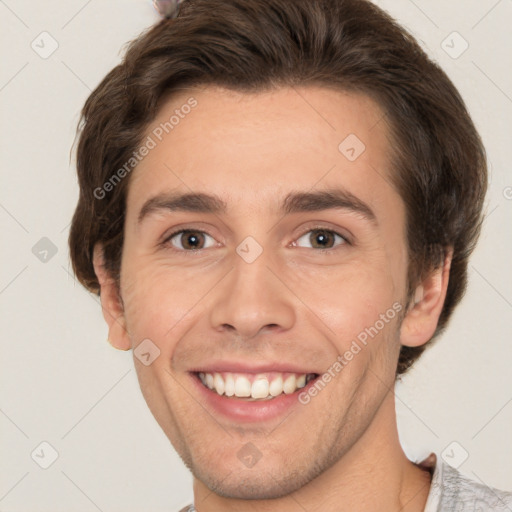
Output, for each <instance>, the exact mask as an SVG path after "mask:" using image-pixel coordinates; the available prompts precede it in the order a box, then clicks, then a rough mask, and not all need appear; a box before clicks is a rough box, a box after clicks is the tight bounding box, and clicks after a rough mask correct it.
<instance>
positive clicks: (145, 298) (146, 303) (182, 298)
mask: <svg viewBox="0 0 512 512" xmlns="http://www.w3.org/2000/svg"><path fill="white" fill-rule="evenodd" d="M125 261H126V262H127V263H126V264H124V265H123V267H122V271H121V293H122V297H123V304H124V312H125V318H126V323H127V328H128V332H129V333H130V336H131V337H132V338H133V341H134V342H135V344H136V343H138V342H139V341H140V340H142V339H144V338H149V339H151V340H152V341H154V342H155V343H156V344H157V345H159V347H160V348H161V350H167V351H168V350H169V349H171V350H172V349H173V343H174V344H175V343H176V341H177V340H178V339H179V338H180V335H181V333H182V332H184V330H185V329H186V328H187V327H188V326H189V324H190V322H191V320H192V319H193V317H194V315H197V312H198V311H200V310H201V300H202V299H203V298H204V297H205V296H206V295H207V293H208V291H209V290H210V289H211V288H212V286H214V284H215V282H216V279H215V275H213V273H211V272H210V273H208V272H203V271H198V269H194V268H188V269H187V268H177V267H176V266H170V265H168V264H166V263H165V262H164V261H155V259H154V258H151V259H150V258H145V257H139V258H131V259H130V258H128V257H127V258H126V260H125Z"/></svg>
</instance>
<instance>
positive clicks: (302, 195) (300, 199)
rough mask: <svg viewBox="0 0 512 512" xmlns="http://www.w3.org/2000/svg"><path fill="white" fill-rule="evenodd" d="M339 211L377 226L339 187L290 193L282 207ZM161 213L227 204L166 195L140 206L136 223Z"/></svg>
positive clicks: (221, 209)
mask: <svg viewBox="0 0 512 512" xmlns="http://www.w3.org/2000/svg"><path fill="white" fill-rule="evenodd" d="M330 209H341V210H348V211H352V212H354V213H357V214H359V215H361V216H362V217H363V218H365V219H366V220H368V221H370V222H372V223H374V224H377V218H376V216H375V213H374V212H373V210H372V209H371V208H370V207H369V206H368V205H367V204H366V203H365V202H364V201H362V200H361V199H359V198H358V197H356V196H355V195H353V194H352V193H350V192H348V191H347V190H344V189H340V188H335V189H333V188H331V189H324V190H319V191H315V192H290V193H289V194H288V195H287V196H286V197H285V199H284V201H283V203H282V205H281V208H280V210H281V212H282V213H284V214H291V213H301V212H317V211H322V210H330ZM160 211H168V212H175V211H184V212H197V213H214V214H220V213H225V212H226V211H227V205H226V203H225V202H224V201H223V200H222V199H220V198H219V197H218V196H215V195H210V194H205V193H201V192H197V193H194V192H191V193H185V194H182V193H167V194H160V195H157V196H155V197H152V198H150V199H148V200H147V201H146V202H145V203H144V205H143V206H142V208H141V210H140V212H139V215H138V223H139V224H140V223H141V222H142V220H143V219H144V218H145V217H147V216H148V215H150V214H152V213H157V212H160Z"/></svg>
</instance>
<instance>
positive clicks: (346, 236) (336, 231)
mask: <svg viewBox="0 0 512 512" xmlns="http://www.w3.org/2000/svg"><path fill="white" fill-rule="evenodd" d="M320 230H323V231H330V232H331V233H334V234H335V235H338V236H340V237H341V238H343V240H344V241H345V243H347V244H349V245H352V244H353V242H352V236H351V235H349V234H348V233H346V230H341V229H340V228H335V227H332V226H328V225H326V224H320V223H319V224H314V225H308V226H306V227H304V228H301V230H300V232H299V234H298V235H296V236H295V238H294V242H296V241H297V240H298V239H299V238H301V237H303V236H304V235H305V234H307V233H309V232H310V231H320ZM317 250H318V249H317ZM331 250H333V249H331Z"/></svg>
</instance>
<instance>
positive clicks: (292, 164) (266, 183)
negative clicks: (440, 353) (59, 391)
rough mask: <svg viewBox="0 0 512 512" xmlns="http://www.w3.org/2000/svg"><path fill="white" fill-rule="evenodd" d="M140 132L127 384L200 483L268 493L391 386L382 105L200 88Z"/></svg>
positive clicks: (397, 299) (315, 465)
mask: <svg viewBox="0 0 512 512" xmlns="http://www.w3.org/2000/svg"><path fill="white" fill-rule="evenodd" d="M191 97H193V98H194V100H195V102H196V103H195V106H193V107H192V108H184V107H183V106H184V105H186V104H187V101H188V102H189V103H188V104H189V105H190V104H192V103H193V102H191V101H190V100H189V98H191ZM176 111H178V114H177V117H176V116H175V117H176V119H177V118H179V121H176V119H174V120H173V121H172V122H171V123H172V128H169V126H170V125H169V124H168V125H167V131H168V133H166V132H165V130H163V133H162V123H165V122H169V119H170V118H171V116H172V115H173V114H175V113H176ZM159 127H160V129H159ZM155 134H158V136H157V135H155ZM147 137H151V139H152V140H153V142H155V145H154V146H155V147H153V148H152V149H150V151H149V153H148V155H147V156H146V157H145V158H144V159H143V160H142V161H141V162H140V163H139V164H138V166H137V167H136V169H135V170H134V171H133V174H132V176H131V177H130V180H131V181H130V187H129V193H128V197H127V214H126V222H125V239H124V247H123V256H122V265H121V285H120V291H121V297H122V300H123V305H124V318H123V321H124V322H125V325H126V329H127V332H128V335H129V340H130V343H131V345H132V347H133V348H134V355H136V354H137V353H138V351H137V346H138V345H139V344H140V343H141V342H143V340H146V341H144V343H146V345H141V347H145V348H146V349H148V347H149V349H150V350H149V353H150V355H149V356H148V355H146V356H145V357H146V359H145V360H144V359H143V360H144V361H145V364H143V363H142V362H141V360H139V358H138V357H134V362H135V366H136V369H137V373H138V378H139V381H140V385H141V389H142V392H143V394H144V397H145V399H146V401H147V403H148V405H149V407H150V409H151V411H152V413H153V414H154V416H155V418H156V419H157V421H158V422H159V424H160V426H161V427H162V429H163V430H164V432H165V433H166V435H167V436H168V438H169V439H170V440H171V442H172V444H173V445H174V446H175V448H176V450H177V451H178V453H179V454H180V456H181V457H182V458H183V460H184V462H185V463H186V464H187V466H188V467H189V468H190V469H191V470H192V472H193V474H194V475H195V476H196V477H197V478H198V479H199V480H200V481H201V482H203V483H204V484H206V485H207V486H208V487H209V488H210V489H212V490H214V491H215V492H216V493H217V494H220V495H223V496H232V497H241V498H260V499H263V498H274V497H278V496H283V495H286V494H288V493H290V492H292V491H294V490H296V489H299V488H301V487H302V486H304V485H305V484H306V483H307V482H310V481H311V480H312V479H314V478H315V477H316V476H318V475H319V474H320V473H322V472H323V471H325V470H326V469H328V468H330V467H331V466H332V465H333V464H335V463H336V461H338V460H340V459H341V458H342V456H343V455H344V454H345V453H346V452H347V451H348V450H350V449H351V448H352V447H353V446H354V445H356V443H357V442H358V440H359V439H360V438H361V436H362V434H363V433H364V432H365V431H366V430H367V428H368V426H369V425H370V424H371V423H372V421H375V418H376V417H378V415H379V414H380V412H379V411H380V407H381V404H382V403H383V399H384V397H385V395H386V394H387V393H388V391H389V388H391V387H392V386H393V383H394V378H395V369H396V362H397V358H398V352H399V348H400V341H399V327H400V317H401V314H400V313H399V311H400V310H401V309H403V310H405V304H404V299H405V295H406V267H407V250H406V240H405V212H404V205H403V202H402V200H401V198H400V197H399V195H398V193H397V192H396V191H395V190H394V188H393V187H392V186H391V184H390V183H391V179H390V169H389V165H388V162H389V157H390V153H389V152H390V147H391V145H390V141H389V139H388V136H387V129H386V126H385V121H384V119H383V113H382V111H381V110H380V109H379V108H378V106H377V105H376V104H375V103H374V102H372V101H371V100H370V99H369V98H367V97H365V96H360V95H355V94H348V93H343V92H340V91H334V90H330V89H327V88H321V87H306V88H302V89H292V88H283V89H279V90H277V91H273V92H265V93H257V94H243V93H238V92H232V91H226V90H223V89H220V88H215V87H208V88H206V89H204V90H202V91H198V90H189V91H186V92H183V91H182V92H181V93H180V95H179V96H174V97H172V98H171V99H169V100H168V101H167V102H166V103H165V105H163V107H162V108H161V110H160V112H159V114H158V116H157V118H156V119H155V121H154V123H153V124H152V125H151V126H150V127H149V128H148V131H147V133H146V138H147ZM347 137H348V138H347ZM159 139H161V140H159ZM147 140H148V139H147ZM363 144H364V151H362V150H363ZM150 146H153V144H150ZM147 340H149V341H147ZM358 349H359V350H358ZM145 352H148V350H145ZM350 354H352V356H350ZM155 356H157V357H156V358H155ZM336 363H338V364H336ZM340 367H341V368H340ZM327 374H329V375H330V379H329V378H328V377H325V375H327ZM203 381H204V383H203ZM208 386H210V387H213V388H214V389H209V387H208ZM227 394H228V395H231V396H227ZM237 395H240V396H237ZM244 395H245V396H244ZM247 395H250V396H247ZM269 395H270V396H269ZM274 395H275V396H274ZM262 397H266V398H262Z"/></svg>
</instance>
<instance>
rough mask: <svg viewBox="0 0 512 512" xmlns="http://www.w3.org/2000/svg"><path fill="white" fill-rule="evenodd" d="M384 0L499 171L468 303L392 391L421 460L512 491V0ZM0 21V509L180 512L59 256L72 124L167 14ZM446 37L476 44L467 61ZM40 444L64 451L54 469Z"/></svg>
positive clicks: (177, 479)
mask: <svg viewBox="0 0 512 512" xmlns="http://www.w3.org/2000/svg"><path fill="white" fill-rule="evenodd" d="M378 4H379V5H381V6H382V7H384V8H385V9H386V10H388V11H389V12H390V13H391V14H392V15H393V16H394V17H396V18H397V19H398V20H399V21H400V22H402V23H403V24H404V25H405V26H406V27H408V28H409V30H411V31H412V33H413V34H414V35H415V36H416V37H417V38H418V39H419V40H420V41H421V44H422V46H423V47H424V48H425V49H426V50H427V52H428V53H429V54H430V55H431V56H432V57H433V58H434V59H435V60H436V61H438V62H439V63H440V65H441V66H442V67H443V68H444V69H445V70H446V72H447V73H448V75H449V76H450V77H451V79H452V80H453V81H454V83H455V85H456V86H457V87H458V88H459V90H460V92H461V94H462V96H463V98H464V99H465V101H466V103H467V105H468V108H469V110H470V112H471V114H472V116H473V119H474V121H475V123H476V125H477V128H478V129H479V131H480V133H481V135H482V137H483V140H484V143H485V145H486V148H487V151H488V157H489V165H490V169H491V178H490V193H489V196H488V205H487V219H486V221H485V226H484V231H483V236H482V239H481V242H480V245H479V247H478V249H477V251H476V253H475V255H474V257H473V259H472V263H471V269H470V285H469V289H468V294H467V296H466V298H465V300H464V301H463V303H462V305H461V306H460V307H459V309H458V311H457V312H456V314H455V316H454V318H453V320H452V322H451V325H450V327H449V329H448V331H447V332H446V334H445V335H444V336H443V338H442V339H440V340H439V341H438V343H437V344H436V345H435V346H434V347H433V348H432V349H430V350H429V351H428V352H427V353H426V354H425V355H424V356H423V358H422V359H421V360H420V362H419V363H418V364H417V365H416V367H415V368H414V369H413V370H412V371H411V373H410V374H409V375H408V376H406V377H405V378H404V379H403V382H400V383H398V384H397V389H396V396H397V400H396V402H397V412H398V421H399V430H400V436H401V440H402V443H403V446H404V449H405V450H406V453H407V455H408V456H409V457H410V458H411V459H413V460H419V459H420V458H422V457H424V456H426V455H427V454H428V453H429V452H430V451H435V452H436V453H437V454H438V456H441V454H444V455H445V457H446V460H448V461H450V462H451V463H452V464H454V465H458V467H459V470H460V471H461V472H462V473H464V474H466V475H468V476H469V477H471V478H473V479H475V480H477V481H480V482H483V483H485V484H488V485H492V486H495V487H499V488H503V489H508V490H512V469H511V467H512V463H511V461H512V428H511V427H512V371H511V368H510V363H511V360H512V357H511V356H512V340H511V336H510V328H511V324H512V272H511V269H510V266H511V261H512V238H511V232H512V230H511V226H512V173H511V169H510V162H512V143H511V120H512V99H511V97H512V74H511V71H510V69H511V68H510V63H511V59H510V56H511V49H512V40H511V39H512V33H511V30H510V26H511V22H512V1H511V0H500V1H496V0H470V1H468V0H451V1H450V2H446V1H444V0H436V1H433V0H415V1H414V2H413V1H412V0H385V1H384V0H382V1H379V2H378ZM0 20H1V21H0V23H1V27H0V34H1V38H2V45H1V62H2V65H1V68H0V102H1V115H2V123H1V128H0V129H1V132H0V145H1V166H0V169H1V189H0V223H1V228H2V259H1V265H0V307H1V311H2V317H1V322H2V323H1V332H2V338H1V351H2V352H1V362H2V369H1V374H0V379H1V380H0V386H1V387H0V389H1V399H0V432H1V436H0V438H1V456H0V472H1V473H0V474H1V479H0V511H2V512H42V511H52V512H58V511H69V510H73V511H74V512H94V511H95V510H100V511H104V512H106V511H123V512H129V511H140V510H152V511H155V512H159V511H161V512H164V511H167V512H173V511H175V510H177V509H179V508H180V507H181V506H183V505H185V504H186V503H189V502H190V501H191V500H192V487H191V483H192V479H191V476H190V475H189V473H188V471H187V470H186V468H184V466H183V465H182V463H181V461H180V459H179V458H178V456H177V455H176V454H175V453H174V450H173V448H172V447H171V445H170V443H169V441H168V440H167V438H166V437H165V435H164V434H163V432H162V431H161V430H160V427H159V426H158V425H157V423H156V421H155V420H154V419H153V417H152V415H151V413H150V412H149V410H148V408H147V406H146V404H145V402H144V400H143V398H142V395H141V393H140V390H139V387H138V383H137V380H136V375H135V370H134V369H133V361H132V353H131V352H126V353H125V352H121V351H117V350H114V349H113V348H112V347H110V345H108V343H107V342H106V338H107V329H106V325H105V324H104V322H103V319H102V316H101V310H100V306H99V303H98V299H97V298H96V297H93V296H92V295H90V294H88V293H87V292H85V291H84V290H83V289H82V288H81V286H80V285H79V284H77V283H76V282H75V281H74V279H73V277H72V275H71V272H70V264H69V258H68V251H67V236H68V230H69V222H70V220H71V216H72V213H73V210H74V206H75V202H76V199H77V192H78V189H77V184H76V177H75V171H74V164H73V161H72V160H71V162H70V149H71V146H72V143H73V139H74V133H75V127H76V123H77V121H78V116H79V111H80V109H81V107H82V105H83V103H84V101H85V99H86V98H87V96H88V95H89V94H90V92H91V91H92V90H93V89H94V87H96V85H97V84H98V83H99V81H100V80H101V79H102V78H103V77H104V76H105V74H106V73H107V72H108V71H109V70H110V69H111V68H112V67H113V66H114V65H116V64H117V63H118V62H119V60H120V55H121V53H120V52H121V49H122V46H123V44H124V43H126V42H127V41H128V40H131V39H133V38H134V37H136V36H137V34H139V33H140V32H141V31H142V30H143V29H145V28H146V27H148V26H150V25H151V24H152V23H154V22H156V21H157V20H158V16H157V14H156V13H155V11H154V9H153V7H152V5H151V3H150V1H149V0H122V1H121V0H108V1H105V0H102V1H100V0H90V1H85V0H80V1H79V0H73V1H70V0H66V1H64V0H51V1H50V0H46V1H44V2H34V1H29V0H5V1H3V0H0ZM43 31H46V32H48V33H49V34H50V35H51V38H53V39H54V40H55V41H57V43H58V48H57V49H56V51H55V52H54V53H53V54H52V55H51V56H49V57H48V58H42V57H41V56H40V55H39V54H38V53H37V52H36V51H34V49H32V47H31V45H32V44H33V45H34V46H35V47H36V48H37V49H38V51H39V52H43V51H48V50H49V49H51V44H52V42H51V40H50V39H49V37H48V36H40V34H41V33H42V32H43ZM454 31H456V32H458V33H459V34H460V36H462V38H463V39H464V40H465V41H467V43H468V44H469V48H468V49H467V50H466V51H465V52H464V53H462V55H460V56H459V57H458V58H453V57H454V56H455V55H456V54H457V53H459V52H460V50H461V49H463V46H462V45H463V44H464V42H463V40H462V39H461V38H460V37H459V36H457V35H453V34H452V33H453V32H454ZM443 41H445V42H444V43H443ZM36 45H37V46H36ZM445 50H446V51H445ZM447 52H448V53H447ZM449 53H451V55H449ZM43 237H47V238H48V239H49V240H50V241H51V243H52V244H54V246H55V249H56V250H57V252H56V254H55V255H52V252H51V249H49V248H48V245H45V244H48V242H47V241H43V242H40V239H41V238H43ZM38 242H39V244H40V245H36V244H38ZM41 244H42V245H41ZM34 246H36V248H35V249H34V250H33V247H34ZM45 250H49V252H48V253H45V252H44V251H45ZM34 252H35V254H34ZM45 257H46V261H41V259H43V260H44V258H45ZM43 441H46V442H47V443H49V444H50V445H51V446H52V447H53V448H54V449H55V450H56V451H57V452H58V454H59V456H58V458H57V459H56V460H55V462H54V463H53V464H52V465H51V466H50V467H48V468H47V469H42V468H41V467H40V464H45V463H49V462H51V458H50V457H51V449H50V448H48V447H47V446H46V445H43V446H40V444H41V443H42V442H43ZM452 443H455V444H452ZM31 454H32V455H31ZM466 456H467V458H466V460H464V462H462V461H463V459H464V458H465V457H466ZM459 464H460V465H459Z"/></svg>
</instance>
